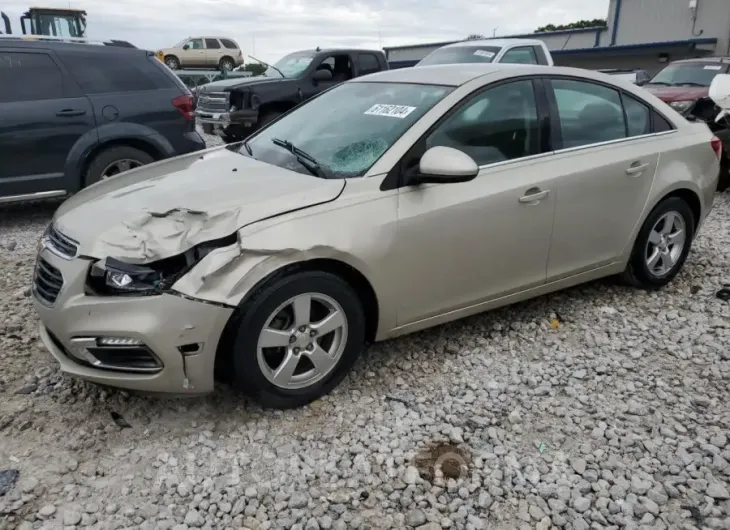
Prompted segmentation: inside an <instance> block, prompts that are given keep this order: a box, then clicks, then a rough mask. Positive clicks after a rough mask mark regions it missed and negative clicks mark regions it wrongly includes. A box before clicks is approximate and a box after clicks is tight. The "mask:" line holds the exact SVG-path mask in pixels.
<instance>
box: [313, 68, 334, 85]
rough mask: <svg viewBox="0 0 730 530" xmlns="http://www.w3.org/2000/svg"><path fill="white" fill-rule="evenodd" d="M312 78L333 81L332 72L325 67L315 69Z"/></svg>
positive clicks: (319, 80) (318, 80)
mask: <svg viewBox="0 0 730 530" xmlns="http://www.w3.org/2000/svg"><path fill="white" fill-rule="evenodd" d="M312 80H313V81H317V82H318V83H319V82H321V81H332V72H330V71H329V70H324V69H322V70H315V72H314V75H313V76H312Z"/></svg>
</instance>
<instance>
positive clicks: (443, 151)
mask: <svg viewBox="0 0 730 530" xmlns="http://www.w3.org/2000/svg"><path fill="white" fill-rule="evenodd" d="M478 174H479V166H478V165H477V163H476V162H475V161H474V159H473V158H472V157H470V156H469V155H467V154H466V153H464V152H463V151H459V150H458V149H454V148H453V147H444V146H441V145H437V146H435V147H432V148H430V149H428V150H427V151H426V152H425V153H424V154H423V156H422V157H421V161H420V162H419V164H418V175H417V176H416V177H415V182H414V183H418V184H449V183H455V182H468V181H470V180H474V179H475V178H476V176H477V175H478Z"/></svg>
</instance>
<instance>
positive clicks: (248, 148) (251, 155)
mask: <svg viewBox="0 0 730 530" xmlns="http://www.w3.org/2000/svg"><path fill="white" fill-rule="evenodd" d="M243 148H244V149H245V150H246V152H247V153H248V156H250V157H251V158H253V157H254V156H253V149H251V146H250V145H248V141H246V142H243Z"/></svg>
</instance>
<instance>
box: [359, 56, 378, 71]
mask: <svg viewBox="0 0 730 530" xmlns="http://www.w3.org/2000/svg"><path fill="white" fill-rule="evenodd" d="M357 60H358V62H359V65H360V68H359V69H360V75H367V74H372V73H375V72H379V71H380V63H379V62H378V58H377V57H376V56H375V55H374V54H372V53H360V54H358V56H357Z"/></svg>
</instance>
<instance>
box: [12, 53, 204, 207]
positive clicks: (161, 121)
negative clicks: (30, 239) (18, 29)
mask: <svg viewBox="0 0 730 530" xmlns="http://www.w3.org/2000/svg"><path fill="white" fill-rule="evenodd" d="M204 148H205V142H204V141H203V139H202V138H201V137H200V135H199V134H198V133H197V132H196V129H195V108H194V102H193V97H192V95H191V93H190V91H189V90H188V89H187V87H186V86H185V85H184V84H183V83H182V82H181V81H180V80H179V79H178V78H177V77H176V76H175V74H173V73H172V72H171V71H170V70H169V69H168V68H167V67H166V66H165V65H164V64H162V63H161V62H160V61H159V60H158V59H156V58H155V56H154V54H153V53H152V52H149V51H145V50H138V49H134V48H123V47H116V46H103V45H95V44H87V43H63V42H49V41H24V40H20V39H18V40H15V39H7V40H6V39H2V40H0V203H2V202H11V201H15V200H27V199H34V198H47V197H57V196H58V197H60V196H63V195H66V194H70V193H74V192H76V191H78V190H80V189H81V188H83V187H85V186H88V185H90V184H93V183H94V182H97V181H99V180H101V179H102V178H106V177H111V176H113V175H115V174H117V173H120V172H122V171H125V170H127V169H132V168H134V167H137V166H140V165H144V164H148V163H150V162H154V161H155V160H160V159H163V158H168V157H171V156H176V155H181V154H184V153H189V152H192V151H197V150H200V149H204Z"/></svg>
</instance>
